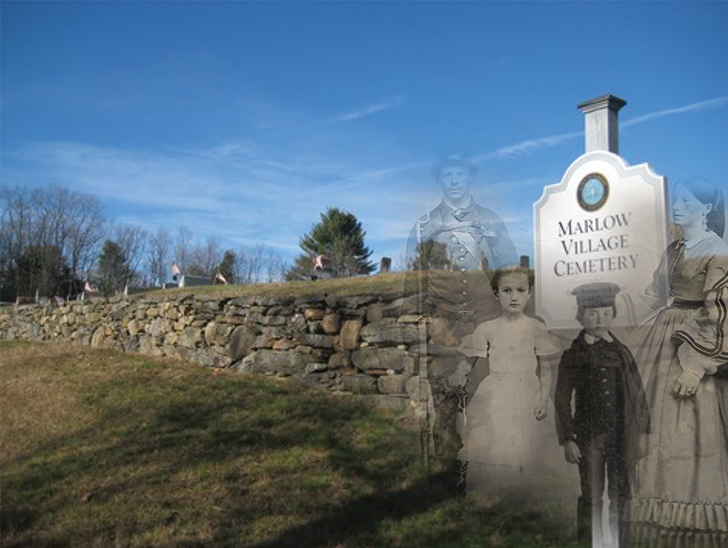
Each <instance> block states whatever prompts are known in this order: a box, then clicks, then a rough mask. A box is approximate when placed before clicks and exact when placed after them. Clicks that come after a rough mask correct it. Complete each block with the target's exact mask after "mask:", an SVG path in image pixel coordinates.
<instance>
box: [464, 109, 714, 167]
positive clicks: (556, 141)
mask: <svg viewBox="0 0 728 548" xmlns="http://www.w3.org/2000/svg"><path fill="white" fill-rule="evenodd" d="M726 104H728V96H725V97H718V98H715V99H709V100H706V101H700V102H698V103H692V104H689V105H685V106H682V107H676V108H671V109H666V110H661V111H658V112H652V113H650V114H645V115H643V116H638V117H636V118H632V119H631V120H626V121H623V122H621V124H620V125H621V127H630V126H634V125H637V124H641V123H644V122H649V121H652V120H657V119H659V118H663V117H665V116H672V115H674V114H684V113H686V112H698V111H701V110H706V109H712V108H719V107H722V106H724V105H726ZM583 135H584V132H583V131H573V132H570V133H560V134H558V135H551V136H548V137H540V138H538V139H526V140H524V141H521V142H519V143H516V144H513V145H508V146H504V147H501V148H499V149H496V150H493V151H491V152H486V153H484V154H480V155H478V156H476V157H475V158H474V161H476V162H482V161H485V160H510V159H512V158H522V157H525V156H529V155H530V154H531V153H533V152H536V151H537V150H542V149H546V148H551V147H555V146H558V145H560V144H563V143H565V142H567V141H570V140H572V139H575V138H577V137H582V136H583Z"/></svg>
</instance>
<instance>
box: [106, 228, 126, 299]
mask: <svg viewBox="0 0 728 548" xmlns="http://www.w3.org/2000/svg"><path fill="white" fill-rule="evenodd" d="M129 273H130V269H129V265H128V264H127V262H126V259H125V258H124V252H123V250H122V249H121V246H119V244H117V243H116V242H113V241H111V240H106V241H105V242H104V247H103V248H102V250H101V255H99V266H98V276H99V290H100V291H101V292H102V293H103V294H104V295H107V296H108V295H113V294H114V293H116V292H118V291H121V290H123V289H124V283H125V281H126V280H127V279H128V278H129Z"/></svg>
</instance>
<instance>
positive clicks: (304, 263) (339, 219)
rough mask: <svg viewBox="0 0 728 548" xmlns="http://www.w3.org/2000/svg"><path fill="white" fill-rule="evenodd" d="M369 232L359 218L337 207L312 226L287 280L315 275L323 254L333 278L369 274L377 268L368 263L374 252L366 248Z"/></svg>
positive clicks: (301, 245) (301, 242) (300, 242)
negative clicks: (315, 269) (316, 266)
mask: <svg viewBox="0 0 728 548" xmlns="http://www.w3.org/2000/svg"><path fill="white" fill-rule="evenodd" d="M365 235H366V232H365V231H364V230H363V229H362V226H361V223H360V222H359V221H358V220H357V218H356V216H355V215H353V214H352V213H349V212H347V211H342V210H340V209H338V208H336V207H331V208H329V209H328V210H326V213H322V214H321V220H320V221H319V222H318V223H316V224H315V225H313V227H311V230H310V231H309V232H308V233H307V234H305V235H304V236H303V237H302V238H301V239H300V240H299V243H298V245H299V246H300V247H301V250H302V251H303V253H302V254H301V255H299V256H298V257H297V258H296V262H295V264H294V266H293V268H291V269H290V270H289V271H288V273H287V274H286V278H287V279H289V280H295V279H300V278H308V277H310V276H311V274H312V273H313V267H314V260H315V257H316V256H317V255H324V256H325V257H326V258H327V259H328V262H329V264H330V265H331V270H332V272H331V274H332V275H333V276H353V275H355V274H369V273H371V272H372V271H373V270H374V269H375V268H376V267H375V265H374V263H372V262H371V261H369V257H370V256H371V254H372V252H371V251H370V250H369V248H368V247H367V246H366V245H364V236H365Z"/></svg>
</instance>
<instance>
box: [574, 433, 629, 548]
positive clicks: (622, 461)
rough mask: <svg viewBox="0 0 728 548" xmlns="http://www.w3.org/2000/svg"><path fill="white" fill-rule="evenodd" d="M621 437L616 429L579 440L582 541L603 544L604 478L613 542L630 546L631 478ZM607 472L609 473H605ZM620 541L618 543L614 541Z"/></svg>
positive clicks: (579, 521)
mask: <svg viewBox="0 0 728 548" xmlns="http://www.w3.org/2000/svg"><path fill="white" fill-rule="evenodd" d="M621 438H622V436H621V435H620V434H618V433H616V432H610V433H604V434H597V435H592V436H591V439H586V440H582V441H579V440H577V446H578V447H579V451H580V452H581V462H580V463H579V479H580V480H581V496H580V497H579V502H578V505H577V537H578V538H579V539H580V540H587V539H589V540H591V538H592V525H593V535H594V538H595V539H597V544H596V546H599V545H601V543H602V539H603V537H602V495H603V493H604V480H605V477H606V479H607V481H608V485H607V489H608V491H607V494H608V496H609V527H610V535H611V537H612V543H613V544H615V545H616V546H619V547H620V548H624V547H626V546H627V520H628V518H629V494H630V489H629V477H628V475H627V472H628V469H627V460H626V458H625V455H624V443H622V440H621ZM605 471H606V472H605ZM617 540H618V544H616V543H615V541H617Z"/></svg>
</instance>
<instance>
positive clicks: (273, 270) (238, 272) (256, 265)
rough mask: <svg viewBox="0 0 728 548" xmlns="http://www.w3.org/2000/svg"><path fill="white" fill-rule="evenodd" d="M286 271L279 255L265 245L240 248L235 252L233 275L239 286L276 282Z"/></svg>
mask: <svg viewBox="0 0 728 548" xmlns="http://www.w3.org/2000/svg"><path fill="white" fill-rule="evenodd" d="M287 269H288V265H286V263H285V262H284V261H283V258H282V257H281V256H280V254H279V253H278V252H277V251H276V250H275V249H273V248H272V247H270V246H268V245H266V244H255V245H251V246H240V247H239V248H238V250H237V251H236V252H235V265H234V273H235V279H236V280H237V283H240V284H248V283H258V282H278V281H281V280H283V278H284V277H285V273H286V271H287Z"/></svg>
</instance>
